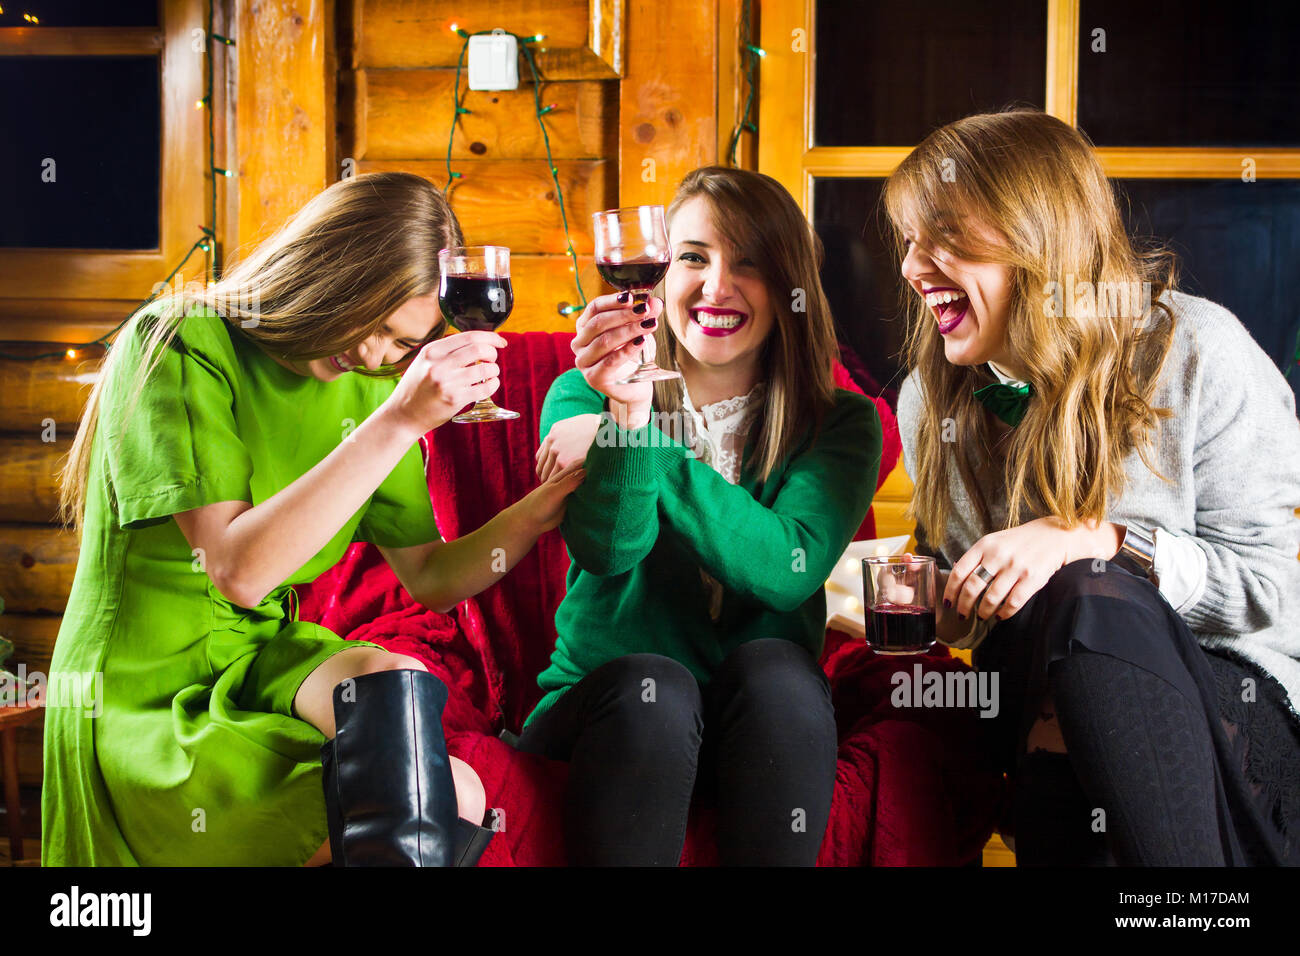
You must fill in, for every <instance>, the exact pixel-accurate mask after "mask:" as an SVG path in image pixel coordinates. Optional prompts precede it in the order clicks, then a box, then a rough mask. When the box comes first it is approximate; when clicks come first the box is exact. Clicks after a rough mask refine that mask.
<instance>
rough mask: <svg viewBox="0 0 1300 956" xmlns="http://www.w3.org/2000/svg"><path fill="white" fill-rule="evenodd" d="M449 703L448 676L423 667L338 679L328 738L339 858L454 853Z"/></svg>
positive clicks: (396, 861) (431, 860)
mask: <svg viewBox="0 0 1300 956" xmlns="http://www.w3.org/2000/svg"><path fill="white" fill-rule="evenodd" d="M446 703H447V688H446V686H445V685H444V684H443V683H442V681H440V680H438V678H436V677H434V676H433V675H432V674H429V673H427V672H425V671H418V670H398V671H380V672H379V673H377V674H363V675H361V676H360V677H354V678H350V679H349V680H345V681H342V682H341V683H339V684H338V685H337V686H335V688H334V727H335V736H334V739H333V740H331V741H329V742H328V743H326V744H325V746H323V747H322V748H321V767H322V770H323V771H324V772H323V775H322V776H323V780H324V788H325V813H326V817H327V819H328V820H329V836H330V854H331V855H332V856H333V860H334V865H335V866H451V865H453V864H454V863H455V862H456V856H455V851H456V843H457V814H456V787H455V784H454V783H453V781H452V776H451V762H450V760H449V759H448V757H447V743H446V741H445V740H444V739H443V735H442V708H443V707H444V705H446Z"/></svg>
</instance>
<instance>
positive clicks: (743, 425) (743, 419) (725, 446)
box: [682, 382, 767, 621]
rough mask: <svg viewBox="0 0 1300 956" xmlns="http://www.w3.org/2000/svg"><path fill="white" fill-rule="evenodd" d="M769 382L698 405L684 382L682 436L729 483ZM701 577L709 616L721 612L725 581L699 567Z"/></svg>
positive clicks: (736, 471) (736, 477)
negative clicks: (692, 399)
mask: <svg viewBox="0 0 1300 956" xmlns="http://www.w3.org/2000/svg"><path fill="white" fill-rule="evenodd" d="M766 391H767V385H766V383H764V382H759V383H758V384H757V385H755V386H754V387H753V388H752V389H750V390H749V392H748V393H747V394H745V395H737V396H736V397H735V398H724V399H722V400H721V401H717V402H713V403H711V404H709V405H701V406H700V407H699V408H698V409H697V408H696V407H695V405H694V403H693V402H692V401H691V396H690V393H689V392H688V391H687V390H686V384H685V383H684V382H683V383H682V437H683V443H684V444H685V445H686V446H687V447H688V448H690V449H691V450H692V451H693V452H695V454H696V455H697V456H698V457H699V459H700V460H701V461H703V462H704V463H705V464H706V465H708V466H709V467H710V468H712V469H713V470H714V471H716V472H717V473H718V474H720V475H721V476H722V477H723V478H724V479H726V481H727V482H728V483H730V484H733V485H734V484H736V483H737V482H738V481H740V464H741V457H742V455H743V454H744V451H745V441H746V440H747V439H748V437H749V428H750V426H751V425H752V424H753V422H754V416H755V415H756V414H757V413H758V410H759V408H760V407H761V405H762V398H763V395H764V393H765V392H766ZM700 578H701V580H702V581H703V583H704V586H705V588H706V589H707V590H708V592H709V618H710V619H711V620H714V621H716V620H717V619H718V616H719V614H720V613H721V612H722V585H721V584H720V583H719V582H718V581H716V580H715V579H714V578H713V577H712V576H711V575H710V574H709V573H708V572H707V571H705V570H704V569H703V568H700Z"/></svg>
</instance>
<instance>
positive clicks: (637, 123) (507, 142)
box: [0, 0, 740, 785]
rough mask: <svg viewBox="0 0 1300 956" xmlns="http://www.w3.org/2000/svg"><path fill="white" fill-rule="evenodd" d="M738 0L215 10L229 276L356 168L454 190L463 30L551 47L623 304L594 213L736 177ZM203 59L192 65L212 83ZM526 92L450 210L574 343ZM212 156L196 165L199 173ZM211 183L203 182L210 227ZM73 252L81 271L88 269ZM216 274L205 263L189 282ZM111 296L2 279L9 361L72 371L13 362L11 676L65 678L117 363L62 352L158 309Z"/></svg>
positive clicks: (553, 202) (520, 292)
mask: <svg viewBox="0 0 1300 956" xmlns="http://www.w3.org/2000/svg"><path fill="white" fill-rule="evenodd" d="M739 2H740V0H655V2H651V0H462V2H460V3H455V4H446V3H440V2H434V0H324V2H312V3H308V2H297V3H294V2H285V3H265V2H259V0H217V20H216V29H217V31H218V32H220V33H222V34H224V35H226V36H232V37H235V38H236V41H237V42H236V46H234V47H231V48H229V49H228V50H226V51H223V52H224V55H219V56H218V57H216V58H215V59H214V66H215V67H216V77H215V82H216V87H215V90H216V96H215V98H214V106H215V109H216V110H217V113H216V119H217V122H216V163H217V165H225V166H228V167H231V168H233V169H234V170H235V171H236V173H237V175H236V177H234V178H233V179H229V180H227V179H225V178H219V194H218V227H217V232H218V236H219V238H220V240H221V241H220V244H219V250H220V252H221V258H222V261H225V262H227V263H229V262H230V261H233V260H234V259H236V258H239V257H241V256H242V255H244V254H246V253H247V251H249V250H250V249H251V248H253V247H254V246H255V244H256V243H257V242H258V241H259V240H260V239H262V238H264V237H265V236H267V235H269V234H270V233H271V232H273V231H274V230H275V229H276V228H278V227H279V226H280V225H281V224H282V223H283V222H284V221H285V219H287V218H288V216H289V215H291V214H292V213H293V211H294V210H295V209H297V208H298V207H299V206H300V205H301V204H302V203H303V202H304V201H306V199H308V198H309V197H311V196H312V195H314V194H315V193H317V192H319V191H320V190H321V189H323V188H324V187H325V186H327V185H328V184H329V183H331V182H334V181H336V180H338V179H339V178H341V176H342V175H343V160H344V159H348V158H350V159H352V160H353V161H354V168H356V169H357V171H359V172H365V171H368V170H379V169H403V170H408V171H411V172H415V173H419V174H421V175H424V176H427V177H428V178H429V179H430V181H432V182H434V183H435V184H436V185H437V186H438V187H439V188H441V187H442V186H443V185H444V184H445V183H446V168H445V160H446V151H447V141H448V137H449V134H450V133H451V120H452V82H453V78H454V75H455V66H456V59H457V57H458V56H459V54H460V46H461V42H462V41H461V39H460V38H459V37H457V36H456V35H455V34H454V33H452V31H451V30H450V29H449V27H450V25H451V23H452V22H456V23H457V24H458V25H459V26H461V27H462V28H464V29H466V30H469V31H476V30H487V29H493V28H495V27H501V28H503V29H507V30H510V31H512V32H514V33H518V34H523V35H529V34H535V33H542V34H545V35H546V40H545V41H543V42H540V43H539V44H538V45H537V48H538V49H537V60H538V66H539V68H540V70H541V72H542V75H543V77H544V82H543V84H542V90H541V97H542V102H543V104H552V103H553V104H555V109H553V110H551V111H550V112H548V113H547V114H546V124H547V129H548V132H549V136H550V144H551V150H552V156H553V158H554V160H555V166H556V168H557V170H558V176H559V179H560V183H561V185H562V188H563V195H564V200H565V204H566V210H567V212H568V216H569V223H570V226H571V232H570V235H571V236H572V238H573V241H574V244H575V248H576V249H577V251H578V253H579V257H580V267H581V270H582V272H581V276H582V282H583V287H584V289H585V290H586V293H587V295H588V297H590V296H593V295H596V294H599V293H601V292H603V291H607V290H605V289H604V288H603V287H602V285H601V282H600V279H599V277H598V276H597V275H596V272H595V269H594V267H593V265H592V260H591V252H592V248H591V230H590V222H591V213H592V212H594V211H597V210H600V209H606V208H609V207H612V206H616V205H628V204H636V203H647V202H653V203H667V202H668V201H669V200H670V199H671V197H672V192H673V189H674V187H675V186H676V183H677V181H678V180H679V179H680V178H681V176H682V175H684V174H685V173H686V172H688V171H689V170H690V169H692V168H694V167H695V166H698V165H703V164H706V163H711V162H715V161H717V159H718V156H719V153H718V143H719V141H722V142H725V141H726V138H727V135H728V133H729V131H730V129H731V125H732V123H733V121H734V114H735V111H736V102H737V101H738V95H737V90H736V89H735V88H734V85H732V78H733V77H732V74H733V73H734V57H733V58H732V60H731V61H728V62H729V63H730V64H731V65H730V66H728V67H727V68H726V69H727V71H728V72H727V76H724V77H723V82H722V87H723V89H721V90H720V89H719V74H718V70H719V65H718V64H719V59H718V47H719V44H720V43H727V42H731V43H734V41H735V30H736V17H737V10H738V8H739ZM167 3H168V4H170V7H169V8H168V9H170V10H174V11H177V10H178V11H180V13H179V14H177V15H175V16H172V20H173V21H174V22H170V21H169V22H168V23H167V24H166V30H165V32H166V33H167V34H169V35H170V34H172V33H177V34H179V35H180V36H181V37H183V38H184V39H185V42H186V44H188V38H189V35H190V29H191V28H192V26H193V25H197V24H199V23H201V22H202V21H201V18H200V19H198V20H196V21H195V23H194V24H191V23H190V22H189V21H190V20H191V19H194V18H195V17H197V16H198V14H197V13H196V12H195V11H196V10H198V8H197V7H195V6H194V3H195V0H167ZM452 14H455V16H454V17H453V16H452ZM169 16H170V15H169ZM720 24H721V27H720ZM720 33H721V39H720ZM199 59H200V58H193V62H191V59H190V58H189V57H186V58H179V59H178V60H177V63H178V64H179V67H181V68H190V69H196V68H198V65H199V63H198V61H199ZM520 77H521V85H520V88H519V89H518V90H516V91H511V92H499V93H484V92H470V93H469V94H468V96H467V98H466V100H465V103H464V105H465V106H466V107H467V108H468V109H470V110H471V112H470V113H468V114H464V115H462V116H461V117H460V118H459V119H458V121H457V123H456V129H455V137H454V141H453V147H452V154H451V155H452V163H453V169H455V170H457V171H459V172H461V173H462V178H460V179H458V180H457V181H456V182H455V184H454V187H453V189H452V190H451V194H450V198H451V202H452V205H453V208H454V209H455V210H456V213H457V216H458V217H459V218H460V220H461V222H462V225H463V226H464V228H465V232H466V235H467V240H468V241H469V242H471V243H489V242H492V243H501V244H505V245H508V246H510V247H511V248H512V249H513V250H514V251H515V253H516V255H515V257H514V279H515V282H514V285H515V291H516V306H515V311H514V314H513V315H512V316H511V318H510V320H509V323H508V324H507V325H506V328H507V329H509V330H514V331H522V330H529V329H546V330H567V329H571V328H572V327H573V317H571V316H562V315H560V314H559V312H558V308H557V307H558V306H560V305H562V304H565V303H576V302H577V292H576V289H575V287H574V283H573V273H572V272H571V271H570V261H569V259H568V257H567V256H566V255H565V241H564V231H563V228H562V226H561V221H560V214H559V204H558V196H557V195H556V193H555V191H554V184H553V183H552V181H551V178H550V175H549V173H548V171H547V164H546V152H545V146H544V143H543V140H542V136H541V132H540V129H539V126H538V123H537V119H536V115H535V111H534V107H533V87H532V83H531V79H530V77H529V73H528V70H527V67H526V64H524V62H523V61H522V60H521V61H520ZM194 80H195V78H194V77H188V78H187V79H186V82H189V83H192V82H194ZM165 82H166V80H165ZM461 82H462V85H463V84H464V83H465V76H464V75H463V74H462V78H461ZM187 109H190V110H191V111H193V110H192V106H191V105H187ZM194 115H195V116H199V115H201V114H200V113H194ZM724 127H725V128H724ZM204 152H205V151H203V150H197V149H196V150H194V153H195V154H196V157H197V159H196V161H200V160H201V159H202V158H203V153H204ZM647 161H650V162H649V163H647ZM206 182H207V181H201V180H200V178H199V177H194V183H195V185H196V187H201V192H202V195H201V196H199V197H198V200H197V202H198V206H200V207H201V208H203V209H206V208H207V206H206V202H207V200H206V196H207V193H206V189H207V185H206ZM191 201H195V200H194V199H193V197H191ZM196 208H198V207H196ZM190 218H194V219H196V220H197V218H198V217H197V216H191V217H190ZM186 227H187V228H188V221H187V224H186ZM66 255H67V256H68V258H69V263H68V268H69V269H72V271H73V273H75V272H76V269H78V268H80V266H79V265H78V263H77V262H76V261H75V257H76V253H71V252H70V253H67V254H66ZM173 264H174V263H173ZM202 271H203V265H202V263H201V261H200V260H199V258H198V257H197V256H196V257H195V259H193V260H192V261H191V263H190V265H189V266H188V267H187V268H186V269H185V271H184V272H183V273H182V281H186V280H193V279H200V278H201V277H202ZM165 274H166V272H165V270H164V271H163V272H162V274H160V275H157V276H156V277H154V281H156V280H159V279H162V278H163V277H164V276H165ZM97 281H98V284H97V285H96V286H95V287H94V288H93V289H91V288H90V287H85V288H83V287H80V286H78V285H77V284H76V283H69V284H68V285H67V289H66V293H65V296H66V297H64V298H58V299H52V298H44V299H33V298H31V296H30V295H24V294H21V290H18V291H16V289H17V287H16V286H15V287H14V288H9V287H6V283H5V280H4V278H3V277H2V276H0V351H3V352H10V353H17V354H26V355H35V354H37V353H40V352H46V351H51V350H53V351H55V352H56V353H58V354H56V355H55V356H54V357H51V358H46V359H42V360H40V361H36V362H16V361H6V360H0V595H2V596H3V597H4V599H5V602H6V608H5V613H4V615H3V616H0V633H2V634H4V635H5V636H6V637H8V638H9V639H11V640H12V641H13V642H14V644H15V648H16V650H15V654H14V656H13V658H11V660H10V661H9V662H8V665H9V666H10V667H16V666H17V665H18V664H19V663H20V662H21V663H23V664H25V665H26V667H27V669H28V671H35V670H40V671H42V672H45V671H47V670H48V667H49V662H50V655H51V653H52V651H53V647H54V640H55V637H56V636H57V634H58V629H59V624H60V623H61V620H62V618H61V614H62V612H63V609H64V608H65V607H66V604H67V596H68V593H69V590H70V588H71V585H72V578H73V573H74V571H75V569H76V561H77V554H78V548H77V542H76V541H75V539H74V538H73V537H72V536H71V535H69V534H66V533H64V532H62V531H61V530H59V529H58V528H57V527H56V526H55V525H54V523H53V518H54V511H55V508H56V504H57V485H56V481H55V473H56V472H57V470H58V468H59V466H60V464H61V458H62V456H63V455H64V454H66V452H67V449H68V448H69V447H70V445H71V439H72V437H73V435H74V434H75V428H76V424H77V421H78V419H79V418H80V415H81V411H82V406H83V404H84V401H85V397H86V394H87V392H88V390H89V388H90V387H91V385H93V383H94V381H95V379H96V376H97V374H98V365H99V361H100V359H101V358H102V354H103V350H102V348H94V349H84V348H83V349H81V350H80V351H79V352H78V353H77V355H76V357H75V358H70V357H67V356H66V355H65V354H63V350H64V349H66V348H67V347H68V346H69V345H71V344H74V343H84V342H87V341H89V340H91V339H94V338H96V337H98V336H100V335H103V334H105V333H108V332H110V331H111V330H112V329H113V328H115V327H116V326H117V324H118V323H119V322H121V321H122V319H124V318H125V317H126V315H127V314H129V312H130V310H131V308H132V307H133V304H134V303H135V302H138V301H139V300H140V299H142V298H143V297H144V296H145V295H146V294H148V292H149V288H148V287H147V286H146V287H140V288H137V287H136V285H133V284H131V283H129V282H121V283H117V284H116V285H112V289H111V290H110V291H111V295H110V294H106V293H105V291H104V289H101V288H100V286H103V285H104V283H105V282H106V281H108V277H104V278H101V279H100V280H97ZM110 284H111V283H110ZM22 288H24V289H25V288H26V286H23V287H22ZM50 422H52V423H53V432H52V434H51V432H50V426H49V424H48V423H50ZM43 436H44V437H50V438H52V439H53V440H52V441H45V440H43ZM41 733H42V728H41V727H40V726H36V727H31V728H23V729H21V730H20V731H19V741H20V763H19V779H20V782H21V783H23V784H24V785H33V784H38V783H39V782H40V780H41Z"/></svg>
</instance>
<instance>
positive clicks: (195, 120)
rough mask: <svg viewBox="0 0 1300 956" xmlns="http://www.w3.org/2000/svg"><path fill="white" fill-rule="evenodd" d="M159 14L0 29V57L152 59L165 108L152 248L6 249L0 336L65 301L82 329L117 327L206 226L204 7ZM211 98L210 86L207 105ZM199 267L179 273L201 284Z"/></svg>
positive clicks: (164, 0) (168, 0)
mask: <svg viewBox="0 0 1300 956" xmlns="http://www.w3.org/2000/svg"><path fill="white" fill-rule="evenodd" d="M159 15H160V26H157V27H5V28H0V56H5V57H16V56H79V57H86V56H154V55H156V56H158V58H159V70H160V74H159V82H160V92H161V98H160V99H161V108H162V117H161V119H162V127H161V137H160V150H161V155H160V156H159V195H158V200H159V202H158V206H159V229H158V238H159V242H158V246H157V247H156V248H153V249H132V250H121V249H114V250H105V249H94V248H81V249H40V248H10V249H5V250H4V254H3V255H0V289H3V298H0V338H11V337H13V334H17V335H20V336H21V335H23V333H24V331H26V330H27V327H29V326H30V325H31V323H33V322H38V323H39V322H40V321H43V320H45V319H48V318H51V317H52V312H53V313H57V312H59V311H64V310H62V309H60V306H61V305H63V304H66V311H67V312H70V313H72V314H74V315H75V316H76V317H77V319H78V321H80V322H83V323H87V322H88V323H90V324H92V325H98V324H99V322H100V321H101V320H100V319H99V317H100V316H101V315H103V316H105V317H108V316H113V315H116V316H117V317H118V320H120V318H121V314H122V311H123V309H122V305H123V303H124V302H128V303H129V302H138V301H139V300H141V299H144V298H145V297H146V296H148V295H149V294H150V292H151V290H152V288H153V285H154V283H156V282H158V281H160V280H161V279H162V278H163V277H164V276H166V275H167V274H168V273H169V272H171V270H172V269H173V268H175V267H176V265H177V263H179V262H180V260H181V259H182V258H183V257H184V256H185V254H186V253H187V252H188V251H189V250H190V249H191V248H192V246H193V245H194V243H195V242H196V241H197V240H198V238H199V236H200V228H199V227H200V226H201V225H204V224H207V225H208V227H209V228H213V224H210V223H207V220H208V218H210V213H209V211H208V210H207V209H206V208H205V195H206V185H205V184H206V182H207V178H208V176H210V175H212V173H211V170H210V169H209V166H210V164H209V162H208V160H207V156H208V151H207V128H206V127H207V118H206V116H205V114H204V111H203V110H201V109H196V108H195V104H196V103H197V102H198V101H200V100H201V99H202V98H203V96H204V89H205V83H206V76H205V67H206V64H205V63H204V60H203V57H204V56H205V55H206V52H204V53H196V52H195V51H194V49H193V45H192V44H193V42H194V39H195V37H194V35H193V33H192V31H193V30H195V29H200V30H203V29H206V26H207V15H206V6H205V5H204V3H203V2H202V0H160V3H159ZM205 49H206V48H205ZM218 92H219V91H218V90H216V89H214V98H216V96H217V94H218ZM215 106H216V104H215V103H211V104H208V107H209V108H214V107H215ZM203 268H204V261H203V259H201V258H195V259H191V261H190V263H187V265H186V272H187V274H188V276H190V277H198V276H200V275H201V274H202V272H201V270H202V269H203ZM173 281H175V280H173ZM53 300H62V302H56V301H53ZM11 323H17V324H18V325H19V326H20V328H17V329H14V328H12V327H11ZM114 324H116V323H114ZM108 327H109V328H111V327H112V325H109V326H108ZM11 333H12V334H11ZM24 337H25V336H24Z"/></svg>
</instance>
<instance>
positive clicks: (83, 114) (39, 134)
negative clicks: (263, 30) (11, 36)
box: [0, 7, 204, 249]
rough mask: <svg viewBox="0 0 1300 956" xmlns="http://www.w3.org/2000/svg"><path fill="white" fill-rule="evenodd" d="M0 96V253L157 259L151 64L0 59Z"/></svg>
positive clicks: (155, 102)
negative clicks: (53, 251) (134, 253)
mask: <svg viewBox="0 0 1300 956" xmlns="http://www.w3.org/2000/svg"><path fill="white" fill-rule="evenodd" d="M6 9H8V7H6ZM0 90H6V91H7V93H6V95H4V96H0V130H3V146H0V209H3V210H4V213H3V215H0V246H8V247H14V246H19V247H44V248H61V249H76V248H86V249H156V248H157V247H158V191H159V190H158V183H159V152H160V142H161V139H160V137H161V109H160V94H159V78H158V59H157V57H151V56H140V57H79V56H59V57H30V56H24V57H0ZM193 160H194V162H195V163H202V162H203V160H204V157H203V156H202V155H196V156H194V157H193ZM51 179H52V181H49V180H51Z"/></svg>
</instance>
